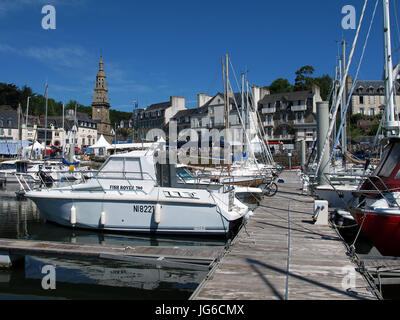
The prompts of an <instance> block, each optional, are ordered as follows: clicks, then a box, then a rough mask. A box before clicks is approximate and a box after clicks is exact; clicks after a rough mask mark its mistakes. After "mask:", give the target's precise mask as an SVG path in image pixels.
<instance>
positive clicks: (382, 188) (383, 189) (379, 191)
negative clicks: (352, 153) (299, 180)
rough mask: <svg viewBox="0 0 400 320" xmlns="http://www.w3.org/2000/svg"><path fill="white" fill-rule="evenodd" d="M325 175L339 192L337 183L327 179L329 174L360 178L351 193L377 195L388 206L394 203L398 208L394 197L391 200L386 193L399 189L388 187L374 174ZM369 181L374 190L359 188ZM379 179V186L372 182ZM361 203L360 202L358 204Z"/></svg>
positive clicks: (339, 174)
mask: <svg viewBox="0 0 400 320" xmlns="http://www.w3.org/2000/svg"><path fill="white" fill-rule="evenodd" d="M324 175H325V177H327V178H328V179H327V180H328V181H329V184H330V185H331V186H332V188H333V189H334V190H335V191H336V192H337V193H338V194H340V192H339V191H338V190H337V188H336V186H337V184H335V183H333V181H332V180H331V179H329V176H346V177H354V178H360V180H359V181H357V182H358V187H357V190H356V191H354V192H353V195H356V196H362V195H364V196H365V195H379V196H381V197H382V199H384V200H385V201H386V202H387V204H388V205H389V206H393V204H395V205H396V206H397V207H398V208H400V205H399V203H398V202H397V200H396V198H394V197H393V201H391V200H390V199H388V197H387V195H388V194H390V193H391V192H393V191H399V190H393V189H390V188H388V186H387V185H386V183H385V182H384V181H383V179H382V178H381V177H380V176H378V175H375V174H348V173H325V174H324ZM367 180H368V181H369V182H370V184H371V185H372V187H373V188H374V190H361V187H362V185H363V184H364V183H365V182H366V181H367ZM374 180H375V181H379V186H378V185H377V184H376V183H375V182H374ZM359 205H361V203H360V204H359Z"/></svg>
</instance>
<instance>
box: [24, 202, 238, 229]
mask: <svg viewBox="0 0 400 320" xmlns="http://www.w3.org/2000/svg"><path fill="white" fill-rule="evenodd" d="M31 200H32V201H34V202H35V203H36V205H37V207H38V209H39V211H40V212H41V214H42V215H43V217H44V218H45V219H46V220H47V221H51V222H54V223H57V224H59V225H62V226H66V227H76V228H84V229H96V230H104V231H113V232H134V233H158V234H195V235H202V234H204V235H226V234H227V233H229V231H230V229H231V227H232V224H233V223H232V222H229V221H228V220H227V219H226V218H225V217H224V216H223V215H222V214H220V213H219V212H218V211H219V208H218V207H217V206H215V205H214V206H213V205H207V204H199V205H193V204H182V203H174V202H168V203H162V202H161V203H160V205H161V206H160V216H159V218H156V217H155V208H156V202H155V201H146V202H142V201H131V200H128V201H124V200H118V201H116V200H99V199H46V198H37V197H36V198H32V197H31ZM72 207H74V208H75V209H74V211H75V219H76V221H73V220H72V221H71V209H72ZM102 213H103V223H104V224H102ZM156 219H159V223H156ZM104 221H105V222H104ZM72 222H75V223H72Z"/></svg>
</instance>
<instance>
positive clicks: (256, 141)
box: [250, 136, 263, 153]
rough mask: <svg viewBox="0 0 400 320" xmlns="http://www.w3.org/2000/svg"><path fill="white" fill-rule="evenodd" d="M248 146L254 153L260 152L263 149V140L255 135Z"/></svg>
mask: <svg viewBox="0 0 400 320" xmlns="http://www.w3.org/2000/svg"><path fill="white" fill-rule="evenodd" d="M250 148H251V150H252V151H253V152H254V153H261V152H262V150H263V141H262V140H261V139H260V138H259V137H258V136H255V137H254V138H253V140H251V142H250Z"/></svg>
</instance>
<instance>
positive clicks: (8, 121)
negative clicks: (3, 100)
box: [0, 109, 18, 129]
mask: <svg viewBox="0 0 400 320" xmlns="http://www.w3.org/2000/svg"><path fill="white" fill-rule="evenodd" d="M0 128H3V129H18V113H17V111H15V110H9V109H6V110H4V109H0Z"/></svg>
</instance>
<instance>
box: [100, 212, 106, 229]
mask: <svg viewBox="0 0 400 320" xmlns="http://www.w3.org/2000/svg"><path fill="white" fill-rule="evenodd" d="M100 225H102V226H105V225H106V213H105V212H104V211H102V212H101V214H100Z"/></svg>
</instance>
